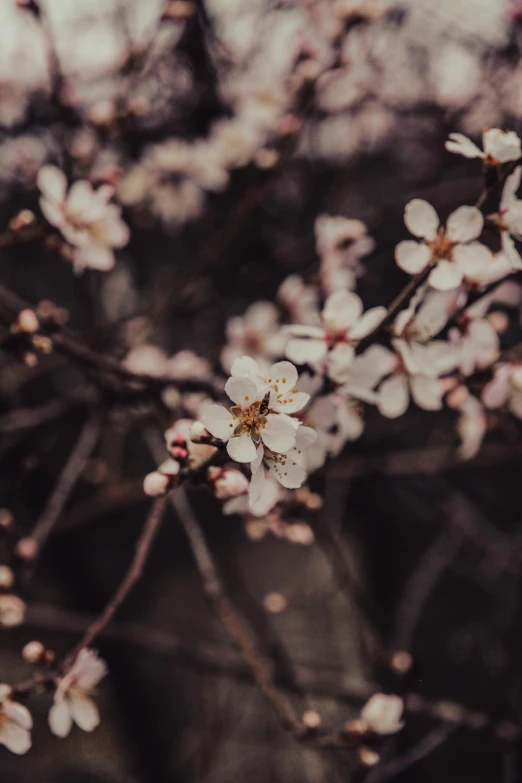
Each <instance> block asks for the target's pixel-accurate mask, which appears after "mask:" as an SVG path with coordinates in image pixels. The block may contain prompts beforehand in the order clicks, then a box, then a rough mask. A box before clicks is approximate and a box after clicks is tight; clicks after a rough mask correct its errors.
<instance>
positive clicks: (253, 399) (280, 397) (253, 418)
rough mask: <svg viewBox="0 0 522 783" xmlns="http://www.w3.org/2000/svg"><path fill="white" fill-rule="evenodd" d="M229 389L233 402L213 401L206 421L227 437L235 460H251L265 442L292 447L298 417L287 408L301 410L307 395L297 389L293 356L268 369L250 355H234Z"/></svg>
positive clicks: (279, 450) (276, 448) (279, 449)
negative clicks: (264, 368) (232, 403)
mask: <svg viewBox="0 0 522 783" xmlns="http://www.w3.org/2000/svg"><path fill="white" fill-rule="evenodd" d="M231 373H232V377H230V378H229V379H228V381H227V383H226V385H225V391H226V393H227V394H228V396H229V397H230V399H231V400H232V402H234V403H235V405H234V406H233V407H232V408H231V409H230V410H227V409H226V408H224V407H223V406H222V405H211V406H210V407H209V408H208V409H207V410H206V412H205V413H204V415H203V416H202V419H201V420H202V422H203V424H204V425H205V427H206V428H207V430H208V431H209V432H210V433H211V434H212V435H214V436H215V437H216V438H220V439H221V440H226V441H228V442H227V451H228V454H229V456H230V457H232V459H234V460H236V462H253V461H254V460H255V459H256V449H257V447H258V446H259V444H260V442H262V443H263V444H264V445H265V446H266V448H267V449H269V450H270V451H271V452H273V453H276V454H285V453H286V452H288V451H290V449H291V448H293V446H294V445H295V442H296V433H297V429H298V427H299V421H298V420H297V419H295V418H292V416H291V415H289V414H294V413H297V412H298V411H300V410H301V409H302V408H304V406H305V405H306V403H307V402H308V400H309V395H308V394H305V393H303V392H299V391H298V390H297V387H296V384H297V378H298V376H297V370H296V368H295V367H294V365H293V364H291V363H290V362H285V361H283V362H277V363H276V364H273V365H272V366H271V367H270V368H269V369H268V371H267V372H266V373H263V372H262V371H261V368H260V367H259V365H258V364H257V362H256V361H254V360H253V359H252V358H250V357H248V356H243V357H241V358H240V359H236V361H235V362H234V364H233V365H232V368H231Z"/></svg>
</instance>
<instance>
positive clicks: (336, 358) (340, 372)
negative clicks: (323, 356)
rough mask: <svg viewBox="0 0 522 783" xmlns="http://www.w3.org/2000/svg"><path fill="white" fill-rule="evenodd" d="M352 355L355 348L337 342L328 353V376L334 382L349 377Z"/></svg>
mask: <svg viewBox="0 0 522 783" xmlns="http://www.w3.org/2000/svg"><path fill="white" fill-rule="evenodd" d="M354 356H355V350H354V348H353V346H352V345H350V344H349V343H337V345H335V346H334V347H333V348H332V350H331V351H330V353H329V354H328V359H327V373H328V377H329V378H331V379H332V381H335V383H343V382H344V381H345V380H346V379H347V378H348V377H349V373H350V368H351V366H352V362H353V360H354Z"/></svg>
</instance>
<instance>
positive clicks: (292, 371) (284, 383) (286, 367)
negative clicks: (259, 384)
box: [267, 362, 298, 394]
mask: <svg viewBox="0 0 522 783" xmlns="http://www.w3.org/2000/svg"><path fill="white" fill-rule="evenodd" d="M297 378H298V375H297V370H296V368H295V367H294V365H293V364H292V362H276V363H275V364H273V365H272V366H271V367H270V369H269V370H268V376H267V379H268V380H267V382H268V383H269V384H270V385H271V386H272V387H273V385H274V384H277V391H278V393H279V394H286V393H287V392H290V391H292V389H293V388H294V387H295V385H296V384H297Z"/></svg>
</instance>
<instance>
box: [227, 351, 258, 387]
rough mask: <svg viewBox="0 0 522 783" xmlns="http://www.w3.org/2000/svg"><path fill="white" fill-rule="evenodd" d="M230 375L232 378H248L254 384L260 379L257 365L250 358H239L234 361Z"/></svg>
mask: <svg viewBox="0 0 522 783" xmlns="http://www.w3.org/2000/svg"><path fill="white" fill-rule="evenodd" d="M230 375H231V376H232V377H233V378H249V379H250V380H251V381H253V382H254V383H257V380H258V379H261V377H262V373H261V368H260V367H259V364H258V363H257V362H256V360H255V359H252V357H251V356H239V357H238V358H237V359H235V360H234V362H233V363H232V367H231V368H230Z"/></svg>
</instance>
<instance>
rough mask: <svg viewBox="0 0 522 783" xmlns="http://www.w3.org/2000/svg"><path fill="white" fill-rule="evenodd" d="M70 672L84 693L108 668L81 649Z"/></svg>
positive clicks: (89, 650)
mask: <svg viewBox="0 0 522 783" xmlns="http://www.w3.org/2000/svg"><path fill="white" fill-rule="evenodd" d="M174 470H176V469H175V468H174ZM71 671H72V672H73V673H74V674H75V679H76V683H77V685H79V687H80V688H82V689H83V690H84V691H88V690H91V688H94V686H96V685H98V683H99V682H100V680H102V679H103V678H104V677H105V675H106V674H107V672H108V667H107V664H106V663H105V661H103V660H102V659H101V658H99V657H98V653H97V652H96V651H95V650H91V649H89V648H88V647H83V648H82V649H81V650H80V652H79V653H78V655H77V656H76V660H75V662H74V666H73V667H72V669H71Z"/></svg>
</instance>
